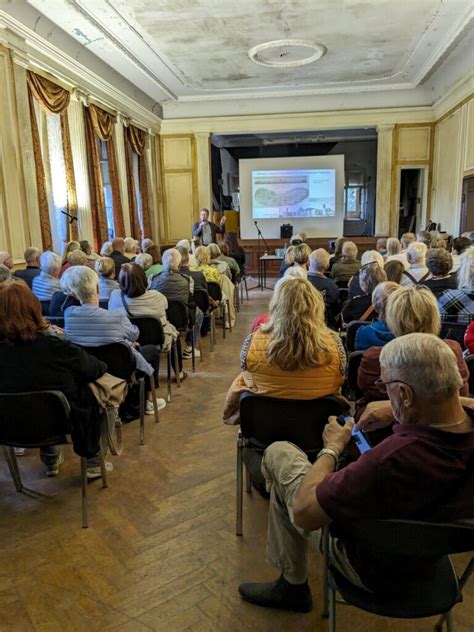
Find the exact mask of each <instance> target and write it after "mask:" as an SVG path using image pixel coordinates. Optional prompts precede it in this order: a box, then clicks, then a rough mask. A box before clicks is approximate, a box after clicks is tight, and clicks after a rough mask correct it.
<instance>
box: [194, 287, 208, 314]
mask: <svg viewBox="0 0 474 632" xmlns="http://www.w3.org/2000/svg"><path fill="white" fill-rule="evenodd" d="M194 302H195V303H196V305H197V306H198V307H199V309H200V310H201V311H202V313H203V314H207V311H208V309H209V294H208V293H207V292H206V290H196V289H194Z"/></svg>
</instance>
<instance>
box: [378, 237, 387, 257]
mask: <svg viewBox="0 0 474 632" xmlns="http://www.w3.org/2000/svg"><path fill="white" fill-rule="evenodd" d="M375 249H376V251H377V252H379V253H380V254H381V255H382V257H386V256H387V238H386V237H379V239H377V243H376V244H375Z"/></svg>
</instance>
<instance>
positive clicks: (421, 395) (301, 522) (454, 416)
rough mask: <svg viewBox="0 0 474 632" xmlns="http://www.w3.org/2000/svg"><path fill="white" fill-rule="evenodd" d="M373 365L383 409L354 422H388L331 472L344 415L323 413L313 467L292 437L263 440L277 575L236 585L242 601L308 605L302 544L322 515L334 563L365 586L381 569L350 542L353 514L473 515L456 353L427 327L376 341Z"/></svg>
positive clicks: (346, 432)
mask: <svg viewBox="0 0 474 632" xmlns="http://www.w3.org/2000/svg"><path fill="white" fill-rule="evenodd" d="M380 365H381V381H382V383H383V385H384V386H385V388H386V389H387V394H388V397H389V400H390V405H391V414H390V411H389V412H388V414H387V411H385V413H384V415H383V416H382V417H381V415H380V414H379V415H377V416H374V415H373V414H372V413H371V411H370V410H369V411H368V412H367V414H365V413H364V415H363V416H362V417H361V419H360V421H359V426H362V427H364V428H365V429H366V430H368V429H370V426H369V425H368V424H369V423H370V422H373V421H374V420H375V419H376V421H377V423H374V424H373V427H374V428H375V427H380V426H381V425H388V424H391V423H393V422H394V421H395V424H394V428H393V434H392V435H391V436H390V437H388V438H387V439H385V440H384V441H382V442H381V443H380V444H379V445H377V446H376V447H374V448H372V450H370V451H368V452H365V453H364V454H363V455H361V456H360V457H359V458H358V459H357V461H355V462H353V463H351V464H350V465H348V466H347V467H345V468H343V469H341V470H339V471H335V469H336V465H337V462H338V459H339V456H340V454H341V452H342V451H343V450H344V448H345V447H346V445H347V444H348V443H349V441H350V438H351V431H352V428H353V421H352V420H351V421H349V422H348V423H346V425H345V426H340V425H339V424H338V423H337V421H336V419H335V418H334V417H331V418H329V422H328V424H327V426H326V428H325V430H324V434H323V440H324V449H323V450H321V452H320V453H319V455H318V458H317V460H316V461H315V463H314V464H313V465H311V464H310V463H309V461H308V459H307V457H306V455H305V453H304V452H302V451H301V450H300V449H299V448H297V447H296V446H294V445H292V444H290V443H287V442H277V443H274V444H272V445H271V446H270V447H269V448H267V450H266V452H265V455H264V458H263V463H262V472H263V474H264V476H265V478H266V481H267V488H268V489H270V493H271V499H270V509H269V517H268V535H267V557H268V560H269V561H270V562H271V563H272V564H273V565H274V566H275V567H276V568H278V569H279V570H280V572H281V575H280V577H279V578H278V579H277V580H276V581H274V582H269V583H250V584H241V585H240V586H239V591H240V594H241V595H242V597H243V598H244V599H246V600H247V601H249V602H251V603H254V604H257V605H260V606H266V607H270V608H282V609H286V610H295V611H299V612H309V611H310V610H311V608H312V599H311V592H310V589H309V586H308V583H307V546H308V542H311V544H314V545H316V546H318V545H319V540H320V535H321V527H323V526H325V525H327V524H329V523H330V522H334V523H335V527H336V528H337V532H338V534H340V535H339V537H338V538H333V539H331V542H332V545H331V550H330V556H331V563H332V565H333V566H334V567H335V568H337V569H338V570H339V571H340V572H341V573H343V574H344V575H345V576H346V577H347V578H348V579H349V580H350V581H351V582H352V583H353V584H355V585H358V586H360V587H363V588H366V589H369V590H370V589H371V588H374V587H376V586H378V582H379V581H383V576H380V570H379V576H377V568H376V566H377V565H376V564H373V561H371V563H370V564H367V561H368V560H367V559H366V558H364V555H363V554H361V551H358V550H357V549H356V547H355V546H354V543H353V542H352V543H351V539H350V523H351V521H353V520H358V519H389V518H392V519H406V520H410V519H411V520H427V521H452V520H461V519H464V518H473V517H474V421H473V420H474V412H473V411H472V410H471V409H470V408H469V407H467V406H464V407H463V402H462V401H461V399H460V398H459V395H458V391H459V388H460V386H461V384H462V378H461V376H460V374H459V370H458V367H457V363H456V357H455V355H454V354H453V352H452V351H451V349H450V348H449V347H448V346H447V345H446V344H445V343H444V342H443V341H442V340H440V339H439V338H437V337H436V336H434V335H431V334H409V335H406V336H401V337H399V338H396V339H395V340H393V341H391V342H389V343H388V344H387V345H386V346H385V347H384V348H383V351H382V353H381V356H380ZM387 405H388V402H387V403H385V402H384V403H383V406H387Z"/></svg>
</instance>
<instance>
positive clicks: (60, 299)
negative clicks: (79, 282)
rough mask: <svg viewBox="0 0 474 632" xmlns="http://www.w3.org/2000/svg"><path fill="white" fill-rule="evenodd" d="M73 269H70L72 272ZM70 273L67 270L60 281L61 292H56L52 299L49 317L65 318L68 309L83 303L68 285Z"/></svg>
mask: <svg viewBox="0 0 474 632" xmlns="http://www.w3.org/2000/svg"><path fill="white" fill-rule="evenodd" d="M70 269H71V268H68V270H70ZM67 272H68V271H67V270H65V272H64V274H63V275H62V277H61V279H60V285H61V291H60V292H55V293H54V294H53V296H52V297H51V303H50V306H49V314H48V316H56V317H59V318H63V317H64V312H65V311H66V309H67V308H68V307H71V306H74V305H76V306H78V305H80V304H81V302H80V301H79V300H78V299H77V298H76V297H75V296H74V294H73V293H72V290H71V288H70V287H69V283H68V276H69V275H68V273H67Z"/></svg>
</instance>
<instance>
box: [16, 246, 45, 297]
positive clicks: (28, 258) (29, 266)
mask: <svg viewBox="0 0 474 632" xmlns="http://www.w3.org/2000/svg"><path fill="white" fill-rule="evenodd" d="M40 255H41V250H40V249H39V248H34V247H30V248H27V249H26V250H25V254H24V257H25V262H26V268H25V269H24V270H16V272H15V277H16V278H17V279H22V280H23V281H25V283H27V284H28V287H29V288H31V286H32V284H33V279H34V278H35V277H36V276H38V274H39V273H40V262H39V258H40Z"/></svg>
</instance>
